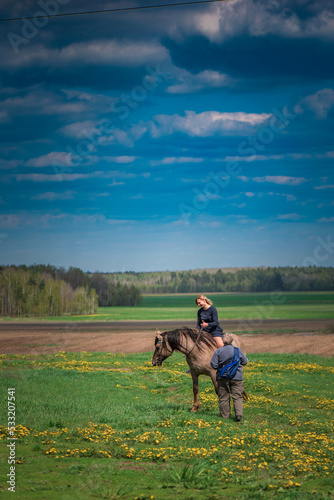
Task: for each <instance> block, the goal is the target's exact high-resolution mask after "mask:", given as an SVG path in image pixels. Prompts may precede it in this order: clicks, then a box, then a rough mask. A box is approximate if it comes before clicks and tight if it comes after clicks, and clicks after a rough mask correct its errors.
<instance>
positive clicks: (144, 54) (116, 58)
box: [0, 39, 169, 69]
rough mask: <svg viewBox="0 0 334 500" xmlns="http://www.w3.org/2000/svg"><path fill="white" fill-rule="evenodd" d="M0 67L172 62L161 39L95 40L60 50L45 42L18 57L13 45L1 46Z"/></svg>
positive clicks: (73, 44)
mask: <svg viewBox="0 0 334 500" xmlns="http://www.w3.org/2000/svg"><path fill="white" fill-rule="evenodd" d="M1 55H2V57H1V58H0V67H20V68H21V69H22V68H28V67H30V66H46V67H53V68H59V67H69V66H71V67H72V68H76V67H78V66H81V65H82V64H85V65H92V66H110V65H114V66H119V67H133V68H138V67H140V66H143V65H144V64H149V65H152V64H153V65H154V64H157V63H160V64H161V63H162V62H166V61H169V53H168V51H167V49H166V48H165V47H164V46H163V45H161V44H160V43H159V42H158V41H152V40H151V41H141V40H125V39H122V40H108V39H106V40H100V39H99V40H92V41H88V42H81V43H72V44H71V45H67V46H65V47H63V48H61V49H54V48H46V47H45V45H43V44H36V45H32V44H30V45H29V46H26V47H24V50H20V51H19V52H18V54H16V56H15V57H13V52H12V48H11V46H10V44H8V47H5V48H3V49H2V54H1Z"/></svg>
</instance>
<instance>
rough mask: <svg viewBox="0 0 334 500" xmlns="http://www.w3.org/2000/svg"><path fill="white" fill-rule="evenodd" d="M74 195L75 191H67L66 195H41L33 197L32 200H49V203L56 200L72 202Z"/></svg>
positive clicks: (50, 193) (49, 193)
mask: <svg viewBox="0 0 334 500" xmlns="http://www.w3.org/2000/svg"><path fill="white" fill-rule="evenodd" d="M73 194H74V191H65V192H64V193H52V192H48V193H40V194H37V195H36V196H32V198H31V199H32V200H48V201H54V200H72V199H73Z"/></svg>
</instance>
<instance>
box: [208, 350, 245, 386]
mask: <svg viewBox="0 0 334 500" xmlns="http://www.w3.org/2000/svg"><path fill="white" fill-rule="evenodd" d="M233 355H234V347H233V345H224V347H219V349H217V350H216V351H215V352H214V354H213V356H212V359H211V366H212V368H213V369H214V370H217V368H218V367H219V368H222V366H223V365H225V364H227V362H228V361H230V360H231V359H232V358H233ZM239 355H240V364H239V367H238V369H237V373H236V374H235V375H234V377H233V379H232V380H243V379H244V378H243V374H242V365H243V366H245V365H247V363H248V359H247V358H246V356H245V355H244V353H243V352H242V351H241V350H240V349H239ZM223 378H224V377H221V376H220V375H219V373H218V370H217V380H219V379H223ZM225 380H226V379H225Z"/></svg>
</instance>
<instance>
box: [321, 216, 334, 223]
mask: <svg viewBox="0 0 334 500" xmlns="http://www.w3.org/2000/svg"><path fill="white" fill-rule="evenodd" d="M318 222H334V217H322V218H321V219H318Z"/></svg>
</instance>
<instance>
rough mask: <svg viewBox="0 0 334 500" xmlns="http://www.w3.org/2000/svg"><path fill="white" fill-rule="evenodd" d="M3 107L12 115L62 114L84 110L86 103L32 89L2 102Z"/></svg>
mask: <svg viewBox="0 0 334 500" xmlns="http://www.w3.org/2000/svg"><path fill="white" fill-rule="evenodd" d="M14 59H15V58H14ZM1 107H2V109H4V110H6V112H7V113H8V114H9V115H10V116H14V115H20V116H21V115H26V114H29V115H31V114H34V115H62V114H73V113H79V112H83V111H84V110H85V109H86V107H87V106H86V105H85V104H84V103H83V102H78V101H75V102H71V101H68V100H67V99H66V98H65V96H64V95H58V94H55V93H54V92H50V91H45V90H43V89H40V88H39V89H38V90H32V91H30V92H28V93H27V94H26V95H24V96H14V97H10V98H9V99H6V100H4V101H3V102H2V104H1Z"/></svg>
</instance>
